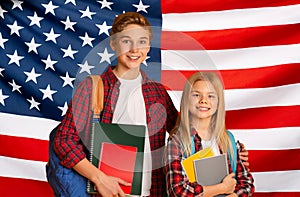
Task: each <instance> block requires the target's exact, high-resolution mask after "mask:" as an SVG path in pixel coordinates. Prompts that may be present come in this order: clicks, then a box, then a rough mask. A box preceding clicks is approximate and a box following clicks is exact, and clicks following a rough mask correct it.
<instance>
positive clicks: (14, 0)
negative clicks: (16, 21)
mask: <svg viewBox="0 0 300 197" xmlns="http://www.w3.org/2000/svg"><path fill="white" fill-rule="evenodd" d="M11 1H12V2H13V4H14V5H13V7H12V9H15V8H16V7H18V8H19V9H20V10H23V8H22V3H23V1H18V0H11Z"/></svg>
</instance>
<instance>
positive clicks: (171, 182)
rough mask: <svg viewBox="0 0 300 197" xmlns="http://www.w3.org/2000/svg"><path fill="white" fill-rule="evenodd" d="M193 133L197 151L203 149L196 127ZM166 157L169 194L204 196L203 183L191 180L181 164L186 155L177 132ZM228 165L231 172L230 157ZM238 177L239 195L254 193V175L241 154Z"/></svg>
mask: <svg viewBox="0 0 300 197" xmlns="http://www.w3.org/2000/svg"><path fill="white" fill-rule="evenodd" d="M192 135H194V142H195V148H196V152H197V151H199V150H201V149H202V145H201V138H200V137H199V135H198V134H197V132H196V130H194V129H192ZM238 151H239V150H238ZM237 156H238V154H237ZM166 158H167V165H166V173H167V190H168V193H169V196H171V197H173V196H180V197H194V196H203V187H202V185H199V184H197V182H194V183H191V182H189V180H188V178H187V176H186V174H185V172H184V170H183V168H182V166H181V161H182V160H184V159H186V156H185V153H184V151H183V149H182V146H181V142H180V141H179V139H178V136H177V135H176V134H175V135H174V136H172V137H171V138H170V140H169V142H168V146H167V151H166ZM228 166H229V171H230V173H231V172H232V169H231V165H230V160H229V159H228ZM236 179H237V184H236V187H235V190H234V192H235V193H236V194H237V195H238V196H251V195H252V194H253V193H254V185H253V182H254V180H253V177H252V175H251V174H250V172H249V171H248V170H247V169H246V168H245V167H244V166H243V164H242V161H241V160H240V158H239V156H238V157H237V169H236Z"/></svg>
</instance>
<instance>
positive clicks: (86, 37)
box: [79, 32, 95, 47]
mask: <svg viewBox="0 0 300 197" xmlns="http://www.w3.org/2000/svg"><path fill="white" fill-rule="evenodd" d="M79 38H80V39H82V40H83V43H82V46H85V45H87V44H88V45H90V46H91V47H93V44H92V41H93V40H95V38H90V37H89V35H88V34H87V32H85V35H84V36H79Z"/></svg>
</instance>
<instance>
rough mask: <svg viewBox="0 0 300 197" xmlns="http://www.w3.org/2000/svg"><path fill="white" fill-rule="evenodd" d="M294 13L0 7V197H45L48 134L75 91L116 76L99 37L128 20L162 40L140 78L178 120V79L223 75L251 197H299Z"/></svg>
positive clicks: (11, 0)
mask: <svg viewBox="0 0 300 197" xmlns="http://www.w3.org/2000/svg"><path fill="white" fill-rule="evenodd" d="M299 10H300V0H285V1H282V0H281V1H280V0H272V1H267V0H265V1H261V0H253V1H241V0H226V1H224V0H210V1H198V0H189V1H185V0H161V1H158V0H98V1H96V0H85V1H83V0H40V1H34V0H26V1H18V0H1V1H0V49H1V52H0V146H1V148H0V195H1V196H53V193H52V191H51V189H50V187H49V185H48V183H47V182H46V176H45V164H46V162H47V160H48V139H49V133H50V131H51V130H52V128H54V127H55V126H56V125H57V124H58V123H59V121H60V120H61V119H62V117H63V116H64V114H65V112H66V109H67V104H68V102H69V100H70V99H71V97H72V93H73V89H74V88H75V87H76V83H77V82H78V81H80V80H81V79H83V78H84V77H86V76H87V75H89V74H93V73H101V72H102V71H103V70H104V69H105V68H106V67H107V65H109V64H115V62H116V61H115V59H116V57H115V55H114V53H113V51H112V50H111V49H110V48H109V47H108V45H107V44H108V39H107V38H108V34H109V30H110V28H111V25H112V23H113V19H114V18H115V16H116V15H118V14H120V13H123V12H129V11H134V12H139V13H141V14H143V15H144V16H146V17H147V18H148V19H149V21H150V23H151V24H152V25H153V26H156V27H158V28H161V30H162V31H161V34H160V35H156V37H154V40H155V41H156V42H157V43H158V44H159V47H153V48H152V49H151V51H150V53H149V55H148V57H147V59H146V60H145V62H144V63H143V64H142V69H143V70H145V71H146V73H147V74H148V75H149V76H150V77H151V78H153V79H154V80H157V81H160V82H161V83H163V84H164V85H165V86H166V88H168V92H169V94H170V95H171V97H172V99H173V101H174V103H175V105H176V107H177V109H179V99H180V95H181V91H182V88H183V84H184V82H185V79H186V77H188V76H189V75H191V74H192V73H193V72H195V71H197V70H218V71H219V72H220V73H221V75H222V77H223V81H224V84H225V99H226V111H227V113H226V117H227V122H226V124H227V128H228V129H229V130H231V131H232V132H233V133H234V134H235V137H236V138H237V139H238V140H240V141H241V142H243V143H244V144H245V145H246V148H247V149H248V150H249V154H250V156H249V160H250V169H251V171H252V173H253V175H254V179H255V186H256V193H255V194H254V196H275V197H277V196H288V197H290V196H300V165H299V160H300V115H299V114H300V99H299V98H300V76H299V74H300V11H299ZM157 62H161V64H159V65H158V64H157Z"/></svg>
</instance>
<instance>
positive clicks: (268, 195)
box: [253, 181, 300, 197]
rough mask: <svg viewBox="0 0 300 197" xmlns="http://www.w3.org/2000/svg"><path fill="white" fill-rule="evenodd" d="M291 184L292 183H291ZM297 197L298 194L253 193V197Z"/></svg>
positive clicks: (299, 193)
mask: <svg viewBox="0 0 300 197" xmlns="http://www.w3.org/2000/svg"><path fill="white" fill-rule="evenodd" d="M291 182H292V181H291ZM283 196H284V197H299V196H300V192H260V193H258V192H255V193H254V194H253V197H283Z"/></svg>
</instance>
